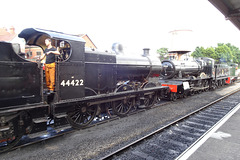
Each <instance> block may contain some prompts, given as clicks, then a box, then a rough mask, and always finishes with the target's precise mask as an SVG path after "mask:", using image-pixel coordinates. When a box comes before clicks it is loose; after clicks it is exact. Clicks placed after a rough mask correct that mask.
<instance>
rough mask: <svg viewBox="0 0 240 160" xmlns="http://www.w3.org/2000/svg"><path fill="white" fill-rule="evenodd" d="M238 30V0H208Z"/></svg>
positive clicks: (239, 24) (239, 22)
mask: <svg viewBox="0 0 240 160" xmlns="http://www.w3.org/2000/svg"><path fill="white" fill-rule="evenodd" d="M208 1H209V2H210V3H212V4H213V5H214V6H215V7H216V8H217V9H218V10H219V11H220V12H221V13H222V14H223V15H224V16H225V17H226V19H227V20H230V21H231V22H232V23H233V24H234V25H235V26H236V27H237V28H238V29H239V30H240V0H208Z"/></svg>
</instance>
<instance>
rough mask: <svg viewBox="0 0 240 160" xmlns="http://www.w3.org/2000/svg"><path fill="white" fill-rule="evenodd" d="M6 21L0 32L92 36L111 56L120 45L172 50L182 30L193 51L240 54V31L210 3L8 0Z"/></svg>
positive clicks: (5, 1) (3, 17)
mask: <svg viewBox="0 0 240 160" xmlns="http://www.w3.org/2000/svg"><path fill="white" fill-rule="evenodd" d="M2 4H4V7H3V5H2ZM0 15H1V21H0V27H7V28H8V27H10V26H15V28H16V30H17V31H20V30H21V29H23V28H27V27H35V28H43V29H49V30H55V31H60V32H64V33H69V34H80V33H86V34H88V36H89V37H90V38H91V39H92V41H93V42H94V43H95V45H96V46H97V47H98V48H99V49H106V50H109V49H110V48H111V46H112V44H113V43H115V42H119V43H122V44H123V46H124V48H125V49H126V50H127V51H128V50H129V52H141V51H142V48H146V47H148V48H150V49H151V52H155V51H156V49H158V48H161V47H166V48H169V47H170V43H171V42H170V39H171V36H170V35H171V34H170V33H169V32H170V31H173V30H182V29H187V30H192V35H193V36H192V37H191V41H190V43H191V44H189V46H190V48H193V49H195V47H196V46H204V47H209V46H213V47H215V46H217V43H231V44H233V45H235V46H237V47H239V48H240V43H239V40H240V31H239V30H238V29H237V28H236V27H235V26H234V25H233V24H232V23H231V22H230V21H227V20H225V17H224V16H223V15H222V14H221V13H220V12H219V11H218V10H217V9H216V8H215V7H214V6H213V5H212V4H211V3H209V2H208V1H207V0H64V1H62V0H41V1H33V0H3V1H2V2H1V10H0ZM188 43H189V42H188Z"/></svg>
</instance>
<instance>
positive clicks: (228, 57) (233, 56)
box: [192, 43, 240, 64]
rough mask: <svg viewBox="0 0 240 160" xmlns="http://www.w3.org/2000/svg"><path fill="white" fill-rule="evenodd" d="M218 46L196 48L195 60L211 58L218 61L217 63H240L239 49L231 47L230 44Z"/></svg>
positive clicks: (193, 54)
mask: <svg viewBox="0 0 240 160" xmlns="http://www.w3.org/2000/svg"><path fill="white" fill-rule="evenodd" d="M217 45H218V46H217V47H215V48H213V47H208V48H206V49H204V48H203V47H196V49H195V51H194V52H193V53H192V56H193V57H194V58H197V57H209V58H213V59H215V60H216V62H224V63H229V62H234V63H238V64H239V63H240V50H239V48H237V47H235V46H233V45H231V44H230V43H227V44H224V43H218V44H217Z"/></svg>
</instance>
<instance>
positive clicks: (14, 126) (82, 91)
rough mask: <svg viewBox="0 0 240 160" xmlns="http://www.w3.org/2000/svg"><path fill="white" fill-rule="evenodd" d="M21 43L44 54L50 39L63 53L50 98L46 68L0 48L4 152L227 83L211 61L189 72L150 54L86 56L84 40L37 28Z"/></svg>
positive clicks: (0, 145)
mask: <svg viewBox="0 0 240 160" xmlns="http://www.w3.org/2000/svg"><path fill="white" fill-rule="evenodd" d="M19 37H21V38H24V39H25V41H26V43H27V45H34V46H39V47H41V48H42V49H43V50H44V49H45V48H46V46H45V43H44V41H45V39H46V38H51V39H52V43H53V44H55V47H58V48H59V51H60V53H61V56H60V57H58V61H57V62H56V84H55V85H56V88H55V92H54V93H52V94H46V93H45V90H46V85H45V82H44V70H43V67H42V65H41V63H36V62H31V61H29V60H26V59H24V58H22V57H21V52H20V47H19V45H18V44H12V43H7V42H0V55H1V56H0V123H1V127H0V151H1V152H2V151H5V150H7V149H9V148H11V147H13V146H14V145H16V144H17V143H18V142H19V140H20V139H21V137H22V136H23V135H25V134H34V133H39V132H41V131H46V129H47V126H48V125H51V126H52V127H54V128H59V127H63V126H65V125H68V124H70V125H71V126H72V127H73V128H77V129H80V128H84V127H86V126H87V125H89V124H90V123H91V122H92V121H93V120H94V118H95V117H98V116H101V114H102V113H107V114H112V113H113V114H116V115H119V116H125V115H126V114H128V113H129V111H130V110H131V109H132V108H133V107H134V106H137V107H138V108H146V107H150V106H152V105H154V104H155V103H156V101H157V100H159V99H162V98H169V99H171V100H175V99H176V98H177V96H181V95H183V96H185V95H186V94H188V93H191V92H196V91H197V90H204V89H205V90H206V89H207V88H211V87H213V86H214V85H215V84H216V83H220V81H221V82H224V83H225V82H227V80H228V77H227V75H224V76H221V77H220V78H219V77H217V76H216V74H215V73H216V72H215V71H216V68H217V67H214V66H215V65H214V64H213V60H211V59H208V60H210V61H208V60H205V59H199V62H194V63H192V64H193V65H192V66H189V67H188V66H186V65H188V63H185V65H183V64H182V63H180V65H179V64H177V63H175V62H171V61H163V62H162V63H161V62H160V61H159V60H158V58H156V57H151V56H149V54H148V51H149V50H148V49H145V52H144V54H143V56H135V57H134V58H133V57H129V56H126V55H122V54H115V53H110V52H98V51H92V50H86V49H85V41H84V40H83V39H82V38H80V37H77V36H74V35H68V34H64V33H61V32H54V31H49V30H43V29H36V28H27V29H25V30H23V31H22V32H21V33H20V34H19ZM200 62H202V65H200ZM209 66H210V67H209ZM184 67H185V68H184ZM204 71H208V72H209V73H208V74H206V75H205V77H200V78H199V77H196V78H192V77H191V78H189V77H186V76H189V75H193V76H197V75H200V74H201V73H202V72H204ZM213 75H215V76H213ZM200 81H201V82H200ZM197 87H198V88H197ZM52 121H54V123H50V122H52Z"/></svg>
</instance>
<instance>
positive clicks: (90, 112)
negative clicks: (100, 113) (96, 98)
mask: <svg viewBox="0 0 240 160" xmlns="http://www.w3.org/2000/svg"><path fill="white" fill-rule="evenodd" d="M85 95H86V96H92V95H96V92H95V91H94V90H92V89H90V88H85ZM97 109H98V106H97V105H92V106H87V105H86V104H76V105H75V109H74V111H71V112H69V113H68V116H67V120H68V122H69V123H70V125H71V126H72V127H73V128H76V129H81V128H84V127H86V126H87V125H89V124H90V123H91V122H92V121H93V119H94V118H95V117H96V114H97Z"/></svg>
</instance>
